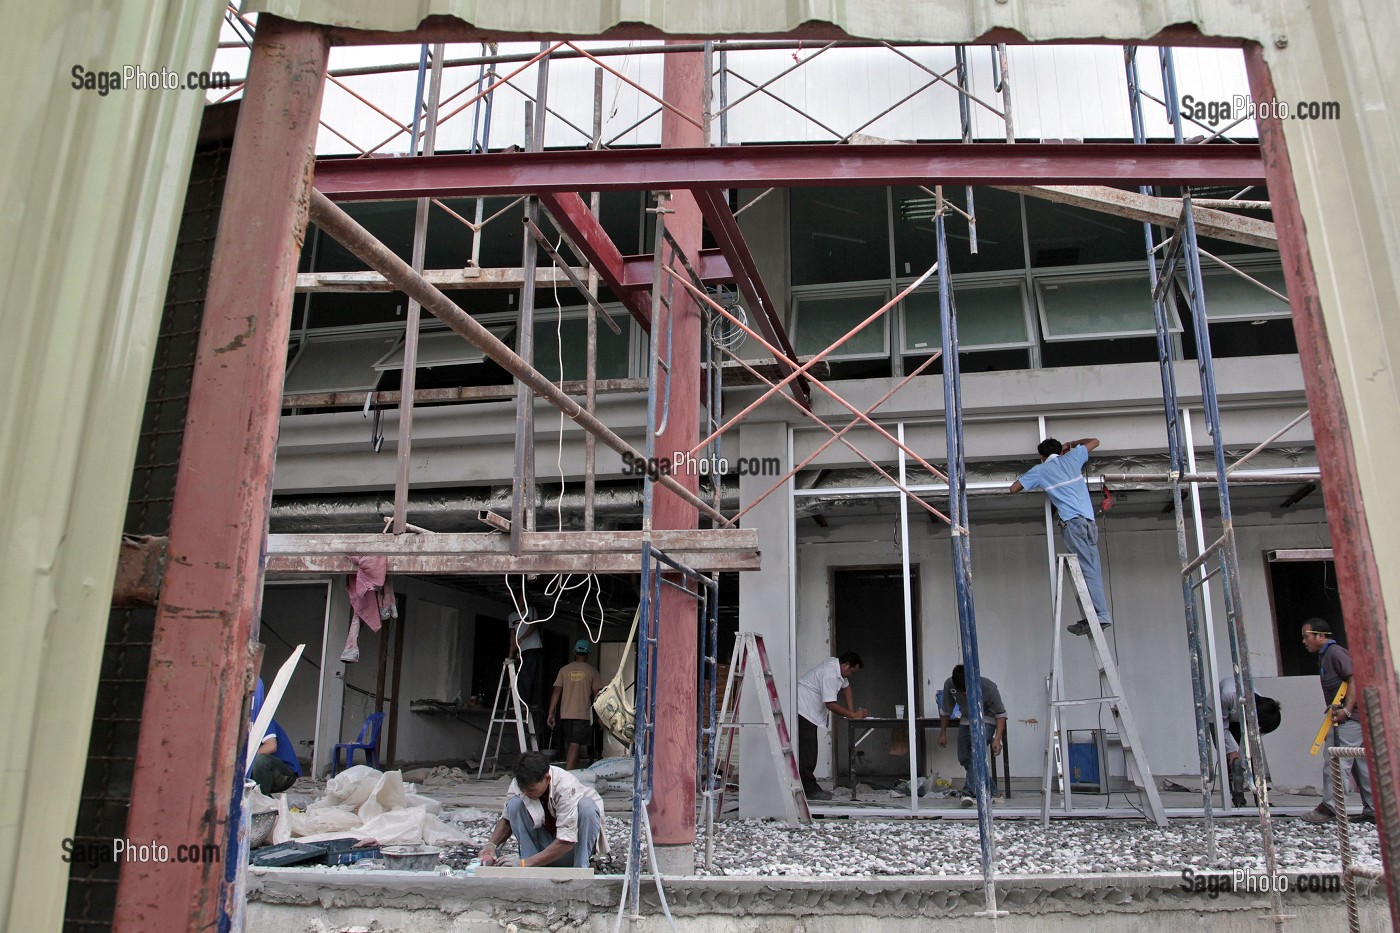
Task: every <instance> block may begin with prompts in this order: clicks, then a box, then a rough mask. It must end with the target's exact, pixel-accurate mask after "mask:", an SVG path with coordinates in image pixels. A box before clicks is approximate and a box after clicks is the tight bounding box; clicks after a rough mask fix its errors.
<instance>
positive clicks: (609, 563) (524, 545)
mask: <svg viewBox="0 0 1400 933" xmlns="http://www.w3.org/2000/svg"><path fill="white" fill-rule="evenodd" d="M642 538H643V532H641V531H563V532H545V531H534V532H525V533H524V534H523V535H522V539H521V551H522V553H521V554H520V555H519V556H513V555H512V554H511V553H510V539H509V538H508V537H507V536H505V535H502V534H497V533H494V532H488V533H485V534H418V535H386V534H273V535H268V538H267V572H268V573H343V572H351V571H353V566H352V565H351V563H350V560H349V558H350V556H351V555H355V556H359V557H363V556H371V555H374V556H379V555H382V556H384V557H387V558H388V559H389V570H390V571H391V572H394V573H419V574H494V573H638V572H640V570H641V550H642ZM651 540H652V543H653V546H655V547H658V548H661V549H663V550H665V551H666V553H667V554H670V555H672V556H674V557H675V559H676V560H678V561H680V562H682V563H684V564H686V565H688V566H690V567H693V568H695V569H696V570H699V571H701V572H704V573H714V572H721V571H724V572H728V571H737V570H758V569H759V559H760V552H759V548H758V531H757V530H755V529H748V528H719V529H707V530H656V531H653V532H651Z"/></svg>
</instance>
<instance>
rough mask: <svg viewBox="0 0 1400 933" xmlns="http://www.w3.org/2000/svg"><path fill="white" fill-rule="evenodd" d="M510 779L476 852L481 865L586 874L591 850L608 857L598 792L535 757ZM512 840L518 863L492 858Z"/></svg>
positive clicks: (526, 756)
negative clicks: (502, 801) (485, 839)
mask: <svg viewBox="0 0 1400 933" xmlns="http://www.w3.org/2000/svg"><path fill="white" fill-rule="evenodd" d="M514 775H515V780H513V781H511V783H510V789H509V790H507V791H506V805H505V808H504V809H503V810H502V811H501V818H500V819H499V820H497V821H496V825H495V827H494V828H493V829H492V830H491V838H490V840H489V841H488V842H487V843H486V845H485V846H483V847H482V849H481V864H483V865H515V864H519V865H520V866H521V867H522V868H587V867H588V859H589V858H590V857H591V856H592V855H593V850H594V848H595V847H596V848H597V850H598V851H599V852H607V851H608V839H607V836H606V835H604V834H603V798H601V797H599V796H598V792H597V791H595V790H594V789H593V788H591V787H589V786H588V785H587V784H584V783H583V782H581V781H580V780H579V779H578V778H576V777H574V776H573V775H572V774H570V773H569V772H567V771H565V770H564V769H563V768H555V767H551V766H550V764H549V759H548V758H546V757H545V756H544V755H543V754H541V753H540V752H526V753H525V754H524V755H521V756H520V760H519V761H517V762H516V763H515V769H514ZM511 836H514V837H515V839H516V842H517V843H518V844H519V846H520V860H519V862H516V861H515V859H513V858H501V857H499V856H497V855H496V849H497V847H498V846H500V844H501V843H503V842H505V841H506V840H507V839H509V838H510V837H511Z"/></svg>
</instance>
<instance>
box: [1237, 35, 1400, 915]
mask: <svg viewBox="0 0 1400 933" xmlns="http://www.w3.org/2000/svg"><path fill="white" fill-rule="evenodd" d="M1245 72H1246V74H1247V75H1248V77H1249V85H1250V91H1251V92H1252V93H1253V94H1254V99H1255V100H1265V99H1269V98H1268V97H1267V96H1266V95H1271V94H1273V93H1274V83H1273V77H1272V76H1271V75H1270V74H1269V66H1268V63H1267V62H1265V61H1264V55H1263V50H1262V49H1260V47H1259V46H1257V45H1251V46H1249V47H1248V48H1246V49H1245ZM1259 141H1260V143H1261V144H1262V145H1263V150H1264V162H1265V167H1266V169H1267V171H1268V175H1269V178H1268V184H1269V196H1270V198H1271V199H1272V201H1273V214H1274V223H1275V225H1276V226H1277V229H1278V245H1279V253H1280V254H1281V255H1282V256H1283V278H1284V281H1285V282H1287V283H1288V300H1289V304H1290V305H1292V307H1293V328H1294V330H1295V331H1296V332H1297V335H1298V355H1299V358H1300V359H1301V361H1302V364H1303V385H1304V387H1305V388H1306V390H1307V394H1308V410H1309V411H1311V412H1312V424H1313V436H1314V438H1315V439H1316V441H1317V458H1318V465H1319V466H1320V467H1321V468H1322V475H1323V476H1325V477H1326V478H1327V481H1326V482H1325V483H1323V484H1322V495H1323V499H1324V501H1325V503H1326V506H1327V524H1328V527H1329V530H1330V531H1331V538H1332V548H1333V552H1334V554H1335V558H1336V565H1337V590H1338V592H1339V593H1340V594H1341V598H1342V614H1343V615H1344V616H1345V617H1346V627H1347V643H1348V645H1349V646H1350V648H1351V658H1352V663H1353V664H1354V665H1355V667H1356V686H1357V687H1358V688H1359V689H1360V691H1361V696H1360V697H1359V698H1358V703H1357V708H1358V709H1361V710H1367V711H1368V712H1371V713H1374V714H1375V715H1367V716H1365V718H1363V719H1362V727H1363V729H1364V730H1365V732H1366V741H1365V745H1366V754H1367V758H1368V759H1369V762H1370V765H1371V787H1372V790H1373V792H1374V793H1375V794H1376V819H1377V823H1378V828H1379V830H1380V843H1381V860H1382V862H1383V863H1384V865H1385V874H1386V877H1388V878H1391V879H1395V878H1396V877H1400V826H1398V825H1396V823H1397V814H1396V812H1395V809H1394V808H1393V804H1392V807H1390V808H1387V807H1386V806H1385V801H1386V795H1385V792H1384V788H1387V787H1389V788H1392V789H1393V788H1394V787H1395V784H1396V781H1397V780H1400V741H1396V737H1397V736H1400V683H1397V679H1396V675H1395V655H1394V653H1393V651H1392V646H1391V644H1390V639H1389V637H1388V635H1387V632H1386V628H1387V625H1388V622H1387V615H1386V610H1385V599H1384V594H1383V593H1382V592H1381V579H1380V568H1379V567H1378V566H1377V565H1376V558H1375V554H1374V553H1373V552H1372V549H1371V529H1370V522H1369V519H1368V518H1367V515H1366V509H1365V499H1364V498H1363V496H1362V490H1361V480H1360V477H1359V476H1358V474H1357V469H1356V448H1355V446H1354V444H1353V443H1352V434H1351V424H1350V420H1349V419H1348V416H1347V409H1346V400H1345V399H1344V398H1343V396H1342V389H1341V381H1340V379H1339V377H1338V373H1337V361H1336V357H1334V356H1333V355H1332V345H1331V342H1330V340H1329V335H1328V333H1327V324H1326V321H1325V320H1324V318H1323V316H1322V306H1321V301H1320V299H1319V293H1318V287H1317V275H1316V273H1315V272H1314V270H1313V263H1312V257H1311V255H1310V254H1309V253H1308V241H1307V228H1306V227H1305V226H1304V223H1303V214H1302V210H1301V209H1300V208H1299V206H1298V192H1297V189H1296V188H1294V186H1293V165H1292V162H1291V161H1290V160H1289V157H1288V146H1287V143H1286V141H1285V140H1284V136H1283V126H1282V125H1281V124H1280V123H1279V120H1278V119H1277V118H1268V119H1260V120H1259ZM1382 521H1384V519H1382ZM1368 695H1369V697H1370V698H1374V704H1372V703H1369V702H1367V700H1368ZM1372 705H1374V707H1375V708H1374V710H1369V709H1368V708H1369V707H1371V706H1372ZM1387 737H1388V740H1387V741H1383V742H1377V741H1376V739H1377V738H1387ZM1381 748H1384V750H1385V752H1384V754H1382V753H1381V751H1380V749H1381ZM1393 799H1394V798H1393V797H1392V798H1391V800H1392V801H1393ZM1387 887H1388V889H1389V890H1388V892H1387V893H1388V897H1389V898H1390V919H1391V923H1392V924H1393V926H1394V928H1395V929H1400V885H1397V884H1396V883H1395V882H1394V880H1392V881H1391V883H1390V884H1389V885H1388V886H1387Z"/></svg>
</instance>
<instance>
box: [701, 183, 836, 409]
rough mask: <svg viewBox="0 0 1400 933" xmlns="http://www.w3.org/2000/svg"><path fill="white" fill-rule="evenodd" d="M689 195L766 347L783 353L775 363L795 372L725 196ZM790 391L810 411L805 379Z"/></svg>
mask: <svg viewBox="0 0 1400 933" xmlns="http://www.w3.org/2000/svg"><path fill="white" fill-rule="evenodd" d="M691 193H692V194H693V195H695V201H696V203H697V204H699V205H700V213H701V214H703V215H704V217H705V223H706V224H707V225H708V226H709V228H710V233H711V234H713V235H714V238H715V241H716V242H717V243H719V248H720V249H721V250H723V251H724V256H725V258H726V259H728V260H729V268H730V270H731V271H732V272H733V274H734V282H735V284H736V285H737V286H738V288H739V291H740V292H741V293H742V294H743V296H744V300H745V301H747V302H748V303H749V308H750V309H751V310H752V311H753V312H754V316H755V317H757V318H758V326H759V328H760V329H761V330H762V331H763V335H764V336H765V337H767V338H768V342H769V343H771V344H773V345H774V346H777V347H781V348H782V349H783V352H784V354H785V355H784V356H780V357H778V362H779V363H780V364H782V365H786V366H787V367H788V368H789V369H790V370H792V371H793V372H796V371H797V363H796V362H795V361H796V359H797V351H796V350H794V349H793V347H792V341H791V340H789V339H788V335H787V331H786V330H785V329H784V328H783V320H782V318H781V317H780V316H779V315H778V311H777V309H776V308H775V307H773V299H772V297H771V296H770V295H769V294H768V289H767V287H766V286H764V284H763V277H762V276H761V275H759V272H758V263H757V262H755V261H754V258H753V253H751V252H750V251H749V247H748V244H747V243H745V242H744V234H743V232H742V231H741V230H740V229H739V221H738V220H736V219H735V217H734V213H733V212H732V211H730V209H729V205H728V204H726V203H725V201H724V195H723V194H722V192H720V191H717V190H715V189H712V188H695V189H693V190H692V191H691ZM793 391H794V392H795V393H797V398H798V401H800V402H801V403H802V407H803V408H811V407H812V393H811V390H810V389H809V388H808V385H807V379H806V377H805V376H803V375H802V374H800V373H798V375H797V378H796V379H794V380H793Z"/></svg>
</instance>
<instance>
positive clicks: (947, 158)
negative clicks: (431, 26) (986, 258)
mask: <svg viewBox="0 0 1400 933" xmlns="http://www.w3.org/2000/svg"><path fill="white" fill-rule="evenodd" d="M1263 182H1264V162H1263V159H1262V157H1261V156H1260V153H1259V147H1258V146H1256V145H1252V144H1238V145H1194V146H1178V145H1173V144H1170V143H1148V144H1145V145H1137V144H1134V143H973V144H967V143H910V144H908V145H899V146H880V145H871V146H845V145H804V146H793V145H783V146H729V147H723V148H701V149H608V150H602V151H593V150H571V151H557V152H512V153H487V154H478V155H439V156H417V157H411V158H402V159H318V160H317V162H316V187H317V189H319V190H320V191H321V192H322V193H324V194H325V195H326V196H327V197H330V198H332V199H333V200H338V201H372V200H397V199H403V198H418V197H429V196H431V197H466V196H475V195H522V194H538V193H546V192H560V193H564V192H575V193H576V192H581V191H636V190H648V191H656V190H670V189H673V188H767V187H779V188H784V187H843V186H853V185H905V184H907V185H913V184H922V185H926V184H958V185H1028V184H1039V185H1050V184H1058V185H1103V184H1124V183H1132V184H1165V185H1204V184H1210V185H1220V184H1240V185H1254V184H1262V183H1263Z"/></svg>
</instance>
